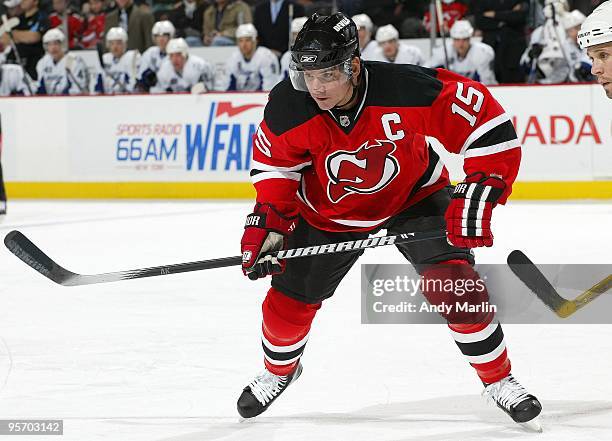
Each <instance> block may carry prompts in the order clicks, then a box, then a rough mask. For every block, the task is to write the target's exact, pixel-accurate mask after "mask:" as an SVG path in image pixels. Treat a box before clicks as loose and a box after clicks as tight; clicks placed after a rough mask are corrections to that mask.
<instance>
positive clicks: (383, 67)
mask: <svg viewBox="0 0 612 441" xmlns="http://www.w3.org/2000/svg"><path fill="white" fill-rule="evenodd" d="M362 66H363V68H364V69H363V75H364V85H365V88H364V90H363V92H362V95H363V97H362V98H361V101H360V103H359V104H358V107H356V109H357V110H356V113H355V114H354V115H353V116H352V118H351V117H349V116H345V115H342V113H341V112H339V111H333V112H332V111H323V110H321V109H319V107H318V106H317V105H316V103H315V101H314V100H313V99H312V98H311V97H310V95H308V94H307V93H304V92H299V91H296V90H295V89H293V87H292V85H291V82H290V81H289V80H288V79H287V80H284V81H282V82H281V83H279V84H278V85H277V86H276V87H275V88H274V89H273V90H272V91H271V92H270V98H269V102H268V104H267V105H266V108H265V111H264V120H263V121H262V123H261V124H260V126H259V128H258V130H257V132H256V133H255V135H254V136H253V169H252V170H251V177H252V180H253V183H254V186H255V189H256V190H257V201H258V202H268V203H271V204H273V205H274V206H275V207H276V208H277V209H278V210H280V211H282V212H284V213H285V214H295V213H296V212H299V213H300V214H301V215H302V217H303V218H304V219H305V220H306V221H307V222H308V223H309V224H311V225H313V226H315V227H317V228H319V229H323V230H328V231H356V230H361V231H366V230H370V229H372V228H374V227H376V226H379V225H381V224H382V223H383V222H385V221H386V220H387V219H389V218H390V217H392V216H394V215H396V214H398V213H400V212H402V211H404V210H405V209H406V208H408V207H410V206H411V205H413V204H415V203H416V202H418V201H420V200H421V199H423V198H425V197H427V196H429V195H430V194H432V193H434V192H436V191H438V190H440V189H442V188H444V187H445V186H447V185H449V183H450V182H449V179H448V172H447V170H446V167H445V166H444V164H443V163H442V161H441V160H440V157H439V156H438V155H437V154H436V153H435V151H434V150H433V149H432V148H431V146H430V145H429V144H428V142H427V140H426V138H425V136H432V137H435V138H437V139H438V140H439V141H440V142H441V143H442V144H443V145H444V147H445V148H446V149H447V150H448V151H449V152H452V153H458V154H462V155H463V156H464V158H465V161H464V170H465V172H466V173H467V174H471V173H474V172H479V171H480V172H484V173H485V174H487V175H492V174H494V175H497V176H500V177H501V178H502V179H503V180H504V181H505V182H506V184H507V188H506V190H505V192H504V194H503V195H502V197H501V198H500V201H499V202H500V203H504V202H505V201H506V199H507V197H508V195H509V194H510V192H511V189H512V183H513V182H514V180H515V179H516V175H517V173H518V169H519V164H520V158H521V150H520V143H519V140H518V138H517V135H516V131H515V130H514V127H513V125H512V123H511V121H510V117H509V115H508V114H506V113H505V112H504V109H503V108H502V107H501V106H500V105H499V103H498V102H497V101H496V100H495V99H494V98H493V97H492V96H491V94H490V93H489V91H488V89H487V88H486V87H485V86H483V85H482V84H481V83H478V82H475V81H472V80H470V79H468V78H464V77H462V76H459V75H456V74H454V73H452V72H449V71H446V70H443V69H436V70H434V69H427V68H422V67H419V66H413V65H407V64H404V65H402V64H392V63H377V62H364V63H362ZM354 111H355V110H354Z"/></svg>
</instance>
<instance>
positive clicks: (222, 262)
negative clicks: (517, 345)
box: [4, 231, 446, 286]
mask: <svg viewBox="0 0 612 441" xmlns="http://www.w3.org/2000/svg"><path fill="white" fill-rule="evenodd" d="M443 237H446V235H445V234H441V233H440V232H439V231H430V232H423V233H404V234H397V235H391V236H379V237H372V238H369V239H360V240H351V241H348V242H339V243H329V244H324V245H315V246H310V247H305V248H293V249H289V250H282V251H278V252H276V254H275V255H276V257H278V258H279V259H294V258H298V257H306V256H318V255H322V254H333V253H342V252H346V251H359V250H364V249H366V248H374V247H380V246H384V245H398V244H401V243H408V242H410V243H412V242H421V241H424V240H432V239H440V238H443ZM4 245H6V247H7V248H8V249H9V250H10V251H11V253H13V254H14V255H15V256H17V257H18V258H19V259H21V260H22V261H23V262H24V263H25V264H26V265H28V266H30V267H32V268H33V269H35V270H36V271H38V272H39V273H40V274H42V275H43V276H45V277H46V278H48V279H50V280H52V281H53V282H55V283H58V284H60V285H63V286H79V285H91V284H95V283H108V282H118V281H120V280H128V279H141V278H144V277H155V276H165V275H167V274H177V273H185V272H191V271H200V270H206V269H212V268H223V267H227V266H237V265H241V264H242V256H233V257H222V258H219V259H210V260H200V261H196V262H186V263H177V264H174V265H162V266H154V267H150V268H141V269H134V270H128V271H116V272H112V273H102V274H78V273H73V272H72V271H69V270H67V269H65V268H63V267H62V266H60V265H58V264H57V263H56V262H55V261H54V260H53V259H51V258H50V257H49V256H47V255H46V254H45V253H44V252H43V251H41V249H40V248H38V247H37V246H36V245H34V243H32V241H30V239H28V238H27V237H25V236H24V235H23V234H22V233H20V232H19V231H11V232H10V233H8V234H7V235H6V237H5V238H4Z"/></svg>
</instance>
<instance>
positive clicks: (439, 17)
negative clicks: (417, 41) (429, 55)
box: [435, 0, 449, 69]
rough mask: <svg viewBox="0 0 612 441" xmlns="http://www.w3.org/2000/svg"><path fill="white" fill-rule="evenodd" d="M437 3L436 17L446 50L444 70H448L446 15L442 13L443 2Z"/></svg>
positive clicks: (436, 0)
mask: <svg viewBox="0 0 612 441" xmlns="http://www.w3.org/2000/svg"><path fill="white" fill-rule="evenodd" d="M435 2H436V17H437V20H438V27H439V28H440V35H441V36H442V47H443V48H444V69H448V65H449V62H448V50H447V49H446V29H444V14H443V13H442V2H441V0H435Z"/></svg>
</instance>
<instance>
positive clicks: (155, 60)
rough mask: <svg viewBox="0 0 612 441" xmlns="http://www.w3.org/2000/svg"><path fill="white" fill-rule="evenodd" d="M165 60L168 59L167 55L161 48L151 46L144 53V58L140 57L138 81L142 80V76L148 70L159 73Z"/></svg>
mask: <svg viewBox="0 0 612 441" xmlns="http://www.w3.org/2000/svg"><path fill="white" fill-rule="evenodd" d="M164 59H166V53H165V52H163V53H162V51H161V49H160V48H159V46H151V47H150V48H149V49H147V50H146V51H144V53H143V54H142V57H140V66H139V68H138V80H140V79H141V78H142V74H143V73H145V72H146V71H147V70H149V71H151V72H155V73H157V72H158V71H159V68H160V67H161V64H162V61H164Z"/></svg>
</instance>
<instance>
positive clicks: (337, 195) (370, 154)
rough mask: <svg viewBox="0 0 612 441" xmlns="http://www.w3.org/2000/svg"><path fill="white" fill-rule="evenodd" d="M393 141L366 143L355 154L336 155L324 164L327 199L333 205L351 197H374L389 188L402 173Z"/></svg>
mask: <svg viewBox="0 0 612 441" xmlns="http://www.w3.org/2000/svg"><path fill="white" fill-rule="evenodd" d="M396 148H397V147H396V145H395V143H394V142H393V141H389V140H388V139H385V140H377V141H375V142H374V143H373V144H370V143H369V142H368V141H366V142H364V143H363V144H362V145H361V146H360V147H359V149H357V150H356V151H354V152H347V151H342V150H340V151H337V152H335V153H332V154H331V155H329V156H328V157H327V159H326V160H325V168H326V170H327V176H328V178H329V182H328V184H327V197H328V198H329V200H330V201H332V202H333V203H337V202H340V201H341V200H342V199H343V198H345V197H346V196H348V195H350V194H354V193H360V194H371V193H376V192H377V191H380V190H382V189H383V188H384V187H386V186H387V185H388V184H389V183H390V182H391V181H392V180H393V179H394V178H395V177H396V176H397V175H398V174H399V171H400V166H399V162H398V160H397V159H396V158H395V157H394V156H393V155H392V153H393V152H394V151H395V149H396Z"/></svg>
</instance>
